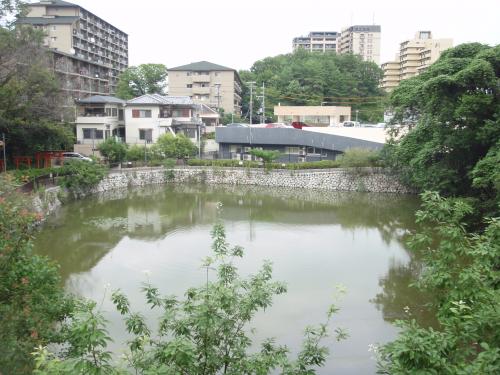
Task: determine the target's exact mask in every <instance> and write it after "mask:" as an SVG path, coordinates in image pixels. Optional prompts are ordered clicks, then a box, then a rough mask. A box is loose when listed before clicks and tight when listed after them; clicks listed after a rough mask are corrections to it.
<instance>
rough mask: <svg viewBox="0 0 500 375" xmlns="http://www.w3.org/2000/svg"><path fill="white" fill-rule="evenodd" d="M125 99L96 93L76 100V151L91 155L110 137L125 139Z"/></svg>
mask: <svg viewBox="0 0 500 375" xmlns="http://www.w3.org/2000/svg"><path fill="white" fill-rule="evenodd" d="M124 108H125V101H124V100H121V99H118V98H115V97H113V96H102V95H95V96H91V97H89V98H86V99H81V100H78V101H77V102H76V111H77V116H76V145H75V147H74V148H75V152H80V153H82V154H84V155H91V154H93V151H94V150H95V148H96V147H97V146H98V144H99V143H101V142H102V141H104V140H105V139H108V138H109V137H117V138H118V139H121V140H122V141H125V121H124Z"/></svg>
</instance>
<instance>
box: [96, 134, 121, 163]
mask: <svg viewBox="0 0 500 375" xmlns="http://www.w3.org/2000/svg"><path fill="white" fill-rule="evenodd" d="M98 149H99V152H100V153H101V155H102V156H104V157H105V158H106V159H108V161H109V162H110V163H116V162H119V161H122V160H125V156H126V155H127V144H126V143H123V142H120V141H117V140H116V138H114V137H111V138H108V139H106V140H105V141H104V142H101V143H99V146H98Z"/></svg>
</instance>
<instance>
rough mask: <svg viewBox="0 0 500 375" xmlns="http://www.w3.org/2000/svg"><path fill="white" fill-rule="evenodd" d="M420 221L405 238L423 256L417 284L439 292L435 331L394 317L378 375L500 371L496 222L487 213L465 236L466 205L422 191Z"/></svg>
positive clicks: (499, 257) (499, 245) (499, 254)
mask: <svg viewBox="0 0 500 375" xmlns="http://www.w3.org/2000/svg"><path fill="white" fill-rule="evenodd" d="M422 199H423V201H424V203H423V210H421V211H419V212H418V213H417V222H418V223H419V224H420V225H422V227H423V229H422V230H421V231H420V232H419V233H417V234H415V235H414V236H413V237H412V240H411V241H410V243H409V244H410V247H411V248H412V250H414V251H419V252H420V253H421V254H423V263H424V271H423V273H422V275H421V276H420V279H419V281H418V283H417V287H419V288H420V289H421V290H423V291H429V292H431V293H432V294H433V295H434V296H436V302H435V306H434V307H435V308H436V310H437V318H438V321H439V323H440V326H439V329H437V330H435V329H432V328H426V327H421V326H419V325H418V323H417V322H416V321H415V320H414V319H412V318H411V311H408V312H407V313H408V314H409V316H408V320H402V321H398V322H397V324H398V326H399V327H400V329H401V332H400V334H399V336H398V338H397V339H396V340H395V341H393V342H391V343H389V344H387V345H385V346H384V347H382V349H381V351H380V353H379V355H380V356H379V373H381V374H424V373H425V374H449V375H451V374H498V373H500V349H499V348H500V314H499V311H500V294H499V290H498V287H499V277H498V270H499V266H500V220H499V219H498V218H496V219H488V220H487V223H486V225H487V226H486V229H485V231H484V232H483V233H482V234H468V233H467V231H466V227H465V225H464V218H465V217H466V216H467V215H469V214H470V213H471V212H472V208H471V206H470V205H469V204H467V203H465V202H464V201H461V200H456V199H444V198H441V197H440V196H439V195H438V194H437V193H424V194H423V195H422Z"/></svg>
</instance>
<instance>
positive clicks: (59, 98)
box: [0, 17, 74, 156]
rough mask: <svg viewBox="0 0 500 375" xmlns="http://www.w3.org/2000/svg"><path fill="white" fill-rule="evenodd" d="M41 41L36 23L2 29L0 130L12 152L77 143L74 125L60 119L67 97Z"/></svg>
mask: <svg viewBox="0 0 500 375" xmlns="http://www.w3.org/2000/svg"><path fill="white" fill-rule="evenodd" d="M0 19H1V17H0ZM42 42H43V34H42V33H41V32H40V31H37V30H35V29H33V28H32V27H29V26H24V25H23V26H19V27H15V28H13V29H7V28H3V27H0V133H5V135H6V140H7V154H8V156H11V155H15V154H17V155H31V154H32V153H33V152H34V151H39V150H47V149H49V150H50V149H68V148H69V147H70V146H71V145H72V144H73V143H74V142H73V134H72V130H71V128H70V126H68V125H67V124H63V123H61V117H62V115H63V113H62V111H63V99H64V97H63V95H62V91H61V89H60V86H59V82H58V80H57V77H56V76H55V74H54V71H53V70H52V68H51V60H50V55H49V52H48V51H47V50H45V49H44V48H43V47H42Z"/></svg>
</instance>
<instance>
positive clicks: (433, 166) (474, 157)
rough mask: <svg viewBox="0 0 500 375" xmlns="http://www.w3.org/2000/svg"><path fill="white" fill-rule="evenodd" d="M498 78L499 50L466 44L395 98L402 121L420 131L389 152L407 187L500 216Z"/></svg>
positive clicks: (396, 92) (412, 132)
mask: <svg viewBox="0 0 500 375" xmlns="http://www.w3.org/2000/svg"><path fill="white" fill-rule="evenodd" d="M499 78H500V46H496V47H488V46H486V45H481V44H477V43H472V44H463V45H460V46H458V47H455V48H452V49H449V50H447V51H445V52H444V53H443V54H442V55H441V57H440V59H439V60H438V61H437V62H436V63H434V64H433V65H431V66H430V67H429V68H428V70H427V71H425V72H424V73H423V74H421V75H418V76H416V77H414V78H411V79H408V80H405V81H402V82H401V84H400V85H399V87H398V88H397V89H396V90H394V92H393V93H392V95H391V104H392V106H393V107H394V110H395V116H396V121H399V122H406V123H409V124H415V123H416V126H414V127H413V129H411V130H410V131H409V133H408V134H407V135H406V136H405V137H403V138H402V139H401V140H400V141H398V142H395V143H393V144H391V145H390V146H389V147H388V150H386V151H388V155H389V159H390V163H391V164H392V165H393V166H394V167H395V168H396V169H397V170H398V171H399V172H400V173H401V175H402V177H403V178H404V179H405V180H406V181H407V182H408V183H410V184H412V185H414V186H416V187H417V188H419V189H421V190H436V191H439V192H441V193H442V194H444V195H449V196H450V195H458V196H468V197H474V198H476V199H477V201H478V202H480V204H482V205H484V207H483V209H484V210H486V211H490V212H492V211H493V212H495V211H496V212H498V211H497V210H498V206H497V205H496V202H495V200H496V196H497V194H498V192H499V190H498V164H497V166H496V168H495V161H496V160H498V149H499V145H498V144H499V140H500V95H499V86H498V82H499ZM495 181H496V182H495Z"/></svg>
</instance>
